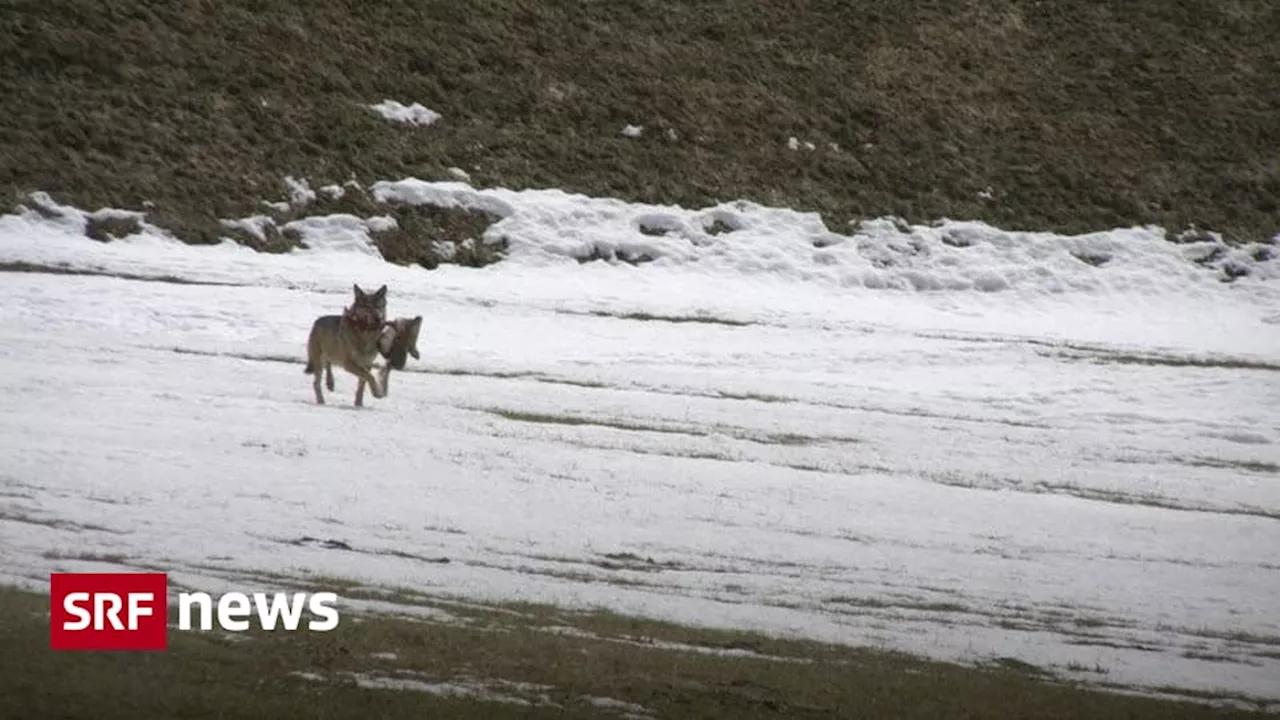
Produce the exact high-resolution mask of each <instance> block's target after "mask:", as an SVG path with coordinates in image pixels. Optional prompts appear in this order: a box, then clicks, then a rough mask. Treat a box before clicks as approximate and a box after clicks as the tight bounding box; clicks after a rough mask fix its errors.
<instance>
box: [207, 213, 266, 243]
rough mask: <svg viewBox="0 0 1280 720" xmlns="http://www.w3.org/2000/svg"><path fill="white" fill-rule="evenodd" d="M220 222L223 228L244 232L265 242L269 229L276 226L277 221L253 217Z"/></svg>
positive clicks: (264, 217) (259, 216)
mask: <svg viewBox="0 0 1280 720" xmlns="http://www.w3.org/2000/svg"><path fill="white" fill-rule="evenodd" d="M218 222H220V223H221V224H222V226H223V227H225V228H229V229H232V230H243V231H244V232H247V233H249V234H250V235H252V236H254V237H256V238H258V239H259V240H263V241H265V240H266V239H267V233H266V230H267V228H269V227H270V228H273V227H275V226H276V221H275V220H273V219H272V218H270V217H268V216H266V215H252V216H250V217H246V218H237V219H235V220H229V219H226V218H224V219H221V220H219V221H218Z"/></svg>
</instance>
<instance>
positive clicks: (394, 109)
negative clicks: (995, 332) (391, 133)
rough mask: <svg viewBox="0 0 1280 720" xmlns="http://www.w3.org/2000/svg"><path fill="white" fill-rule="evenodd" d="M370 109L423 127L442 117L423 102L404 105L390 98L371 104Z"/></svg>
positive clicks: (388, 118)
mask: <svg viewBox="0 0 1280 720" xmlns="http://www.w3.org/2000/svg"><path fill="white" fill-rule="evenodd" d="M369 109H370V110H373V111H374V112H376V113H378V114H379V115H381V116H382V117H383V118H385V119H387V120H391V121H393V122H400V123H405V124H407V125H418V126H422V127H425V126H427V125H431V124H433V123H435V122H436V121H437V120H439V119H440V118H441V115H440V113H438V112H436V111H435V110H431V109H428V108H426V107H424V106H423V105H422V104H421V103H414V104H412V105H404V104H401V103H399V102H397V101H395V100H389V99H388V100H383V101H382V102H380V103H377V104H376V105H370V106H369Z"/></svg>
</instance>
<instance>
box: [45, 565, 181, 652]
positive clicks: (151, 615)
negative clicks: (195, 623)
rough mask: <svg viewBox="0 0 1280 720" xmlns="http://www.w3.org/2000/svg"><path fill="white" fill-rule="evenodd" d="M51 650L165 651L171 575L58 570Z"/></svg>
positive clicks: (52, 599)
mask: <svg viewBox="0 0 1280 720" xmlns="http://www.w3.org/2000/svg"><path fill="white" fill-rule="evenodd" d="M49 585H50V592H49V648H50V649H52V650H164V649H166V648H168V646H169V635H168V630H169V599H168V598H169V596H168V592H169V577H168V575H165V574H164V573H53V574H51V575H50V576H49Z"/></svg>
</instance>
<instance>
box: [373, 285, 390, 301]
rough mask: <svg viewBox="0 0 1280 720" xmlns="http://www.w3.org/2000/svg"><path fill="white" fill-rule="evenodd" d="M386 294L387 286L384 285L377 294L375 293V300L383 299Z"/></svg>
mask: <svg viewBox="0 0 1280 720" xmlns="http://www.w3.org/2000/svg"><path fill="white" fill-rule="evenodd" d="M386 294H387V286H386V285H383V286H382V287H380V288H378V290H377V292H375V293H374V294H373V296H374V297H375V298H381V297H384V296H385V295H386Z"/></svg>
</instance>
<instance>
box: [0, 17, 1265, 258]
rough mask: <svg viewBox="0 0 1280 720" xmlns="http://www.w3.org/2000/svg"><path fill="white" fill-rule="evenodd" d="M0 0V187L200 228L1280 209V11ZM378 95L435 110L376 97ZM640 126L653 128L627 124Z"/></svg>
mask: <svg viewBox="0 0 1280 720" xmlns="http://www.w3.org/2000/svg"><path fill="white" fill-rule="evenodd" d="M4 6H5V7H4V11H3V12H0V96H2V97H4V98H5V103H4V107H5V112H4V116H3V119H2V120H0V194H3V195H5V196H7V197H10V198H14V199H16V198H18V197H20V196H21V195H23V194H25V193H27V192H30V191H33V190H46V191H48V192H50V193H51V194H52V195H53V196H54V197H55V198H56V199H58V200H59V201H63V202H71V203H73V204H76V205H78V206H80V207H85V208H87V209H95V208H98V207H101V206H104V205H109V206H116V207H123V208H128V209H135V210H142V209H147V210H149V213H150V219H151V221H153V222H155V223H157V224H160V225H162V226H164V227H167V228H169V229H171V230H173V231H174V232H176V233H178V234H179V235H180V236H181V237H183V238H184V239H187V240H189V241H191V242H211V241H216V239H217V238H218V237H219V236H221V235H226V234H229V233H227V231H226V229H225V228H224V227H222V226H221V225H220V224H219V223H218V219H219V218H230V217H242V216H247V215H251V214H257V213H260V212H262V211H263V208H262V204H261V203H262V201H264V200H278V199H280V198H281V196H282V194H283V191H284V185H283V178H284V177H285V176H286V175H292V176H294V177H299V178H306V179H307V180H308V181H310V182H311V184H312V186H313V187H319V186H320V185H322V184H326V183H343V182H346V181H347V180H350V179H352V178H354V179H356V180H357V181H359V182H361V183H365V184H367V183H369V182H372V181H375V180H381V179H398V178H400V177H404V176H416V177H420V178H423V179H449V178H450V175H449V174H448V172H447V170H448V168H450V167H455V166H456V167H460V168H463V169H465V170H466V171H467V172H468V173H470V174H471V176H472V178H473V182H474V183H475V184H477V185H479V186H492V185H501V186H507V187H517V188H518V187H546V186H558V187H563V188H565V189H567V190H570V191H574V192H584V193H589V194H593V195H612V196H618V197H623V198H628V199H634V200H643V201H652V202H672V203H679V204H682V205H686V206H701V205H704V204H707V203H713V202H716V201H727V200H733V199H738V198H746V199H751V200H755V201H759V202H764V203H771V204H786V205H791V206H796V207H801V208H807V209H813V210H817V211H820V212H821V213H822V214H823V216H824V218H825V219H826V221H827V223H828V225H829V226H831V227H832V228H833V229H841V228H843V227H844V224H845V223H846V222H848V221H849V220H851V219H854V218H860V217H866V216H880V215H885V214H894V215H898V216H901V217H903V218H906V219H908V220H910V221H913V222H927V221H930V220H934V219H937V218H939V217H943V216H946V217H953V218H977V219H983V220H987V221H990V222H992V223H995V224H997V225H1000V226H1002V227H1006V228H1013V229H1017V228H1029V229H1052V230H1058V231H1066V232H1079V231H1087V230H1093V229H1104V228H1110V227H1115V226H1126V225H1131V224H1138V223H1158V224H1161V225H1164V226H1165V227H1166V228H1169V229H1170V230H1171V231H1179V230H1182V229H1185V228H1187V227H1188V226H1190V225H1193V224H1194V225H1196V226H1198V227H1200V228H1208V229H1212V230H1215V231H1222V232H1225V233H1227V234H1228V235H1229V237H1233V238H1235V239H1240V240H1265V239H1268V238H1270V237H1271V236H1272V235H1274V234H1275V233H1276V231H1277V230H1280V207H1278V205H1277V203H1278V202H1280V157H1278V156H1277V152H1280V151H1278V150H1277V148H1280V43H1276V42H1275V37H1276V35H1277V34H1278V33H1280V9H1278V7H1277V5H1276V4H1275V3H1268V2H1260V1H1256V0H1177V1H1175V2H1168V1H1166V0H1140V1H1136V2H1125V3H1096V2H1090V1H1086V0H1074V1H1068V2H1038V1H1035V0H957V1H956V2H949V3H935V2H924V1H923V0H905V1H904V0H860V1H859V2H843V1H841V2H818V3H798V2H776V1H774V2H755V1H753V0H735V1H734V2H728V1H727V0H719V1H708V2H698V3H670V2H656V0H629V1H627V0H624V1H621V2H609V3H600V2H593V3H564V2H521V1H518V0H488V1H485V2H465V3H464V2H458V1H456V0H439V1H435V2H412V1H406V2H396V3H377V2H374V3H347V2H338V1H336V0H316V1H315V2H310V3H305V4H300V3H289V2H283V1H282V0H227V1H226V2H218V3H210V2H200V1H197V0H173V2H165V3H160V2H150V3H144V2H127V1H123V0H8V2H5V3H4ZM387 98H390V99H395V100H399V101H401V102H404V103H406V104H408V103H413V102H421V103H423V104H424V105H426V106H427V107H430V108H432V109H433V110H436V111H438V112H440V113H442V115H443V119H442V120H440V121H439V122H437V123H436V124H434V125H431V126H429V127H412V126H406V125H400V124H395V123H391V122H388V121H386V120H383V119H382V118H380V117H378V116H377V115H375V114H374V113H373V112H371V111H370V110H368V109H367V107H366V106H367V105H368V104H371V103H375V102H380V101H381V100H383V99H387ZM630 123H634V124H638V125H642V126H644V128H645V132H644V134H643V135H641V136H640V137H637V138H628V137H623V136H622V135H621V132H620V131H621V129H622V127H623V126H624V125H626V124H630ZM791 137H795V138H797V140H799V141H800V142H801V143H802V144H801V145H800V147H799V149H796V150H793V149H790V148H789V147H788V146H787V140H788V138H791ZM803 143H811V144H812V147H813V149H812V150H809V149H807V146H806V145H804V144H803ZM146 203H151V204H150V205H148V204H146ZM397 219H399V220H401V221H402V223H401V232H400V233H399V234H398V235H397V236H395V237H387V238H384V240H383V245H384V249H387V250H389V252H390V253H391V255H392V256H393V257H394V258H395V259H397V260H398V261H404V262H423V263H424V264H427V265H428V266H430V265H431V264H432V263H435V262H440V261H442V260H447V259H448V258H446V257H441V256H440V253H439V248H438V247H437V246H436V245H435V244H434V241H435V239H437V238H438V237H440V236H446V239H448V240H450V241H454V242H460V241H461V240H462V238H453V237H447V236H449V235H451V234H452V233H455V232H466V233H468V234H475V233H476V231H477V230H478V229H483V223H484V220H485V219H484V218H475V217H462V218H452V217H448V213H444V214H440V213H437V214H435V215H431V214H421V215H419V214H415V213H414V212H412V211H407V210H400V211H398V214H397ZM459 226H461V227H459ZM238 237H239V239H241V240H245V238H244V237H243V236H238ZM248 242H250V243H251V244H252V243H253V242H254V241H253V240H248ZM260 244H261V246H262V247H264V248H266V249H276V250H278V249H284V248H287V247H289V246H290V245H291V242H290V240H289V239H288V238H287V237H269V238H268V239H267V241H266V242H262V243H260ZM449 252H450V251H448V250H447V249H446V251H445V254H446V255H448V254H449ZM480 252H481V254H482V255H484V251H480ZM493 256H496V255H494V254H493V253H492V252H490V253H489V254H488V255H484V256H481V257H473V255H472V254H471V253H469V251H467V250H466V249H463V252H462V253H461V254H460V256H459V259H460V260H461V261H463V262H472V263H474V264H479V263H483V262H487V261H488V260H490V259H492V257H493Z"/></svg>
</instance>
